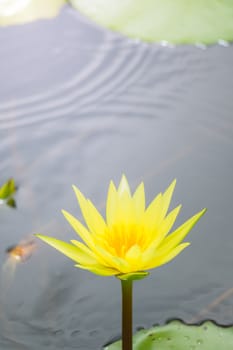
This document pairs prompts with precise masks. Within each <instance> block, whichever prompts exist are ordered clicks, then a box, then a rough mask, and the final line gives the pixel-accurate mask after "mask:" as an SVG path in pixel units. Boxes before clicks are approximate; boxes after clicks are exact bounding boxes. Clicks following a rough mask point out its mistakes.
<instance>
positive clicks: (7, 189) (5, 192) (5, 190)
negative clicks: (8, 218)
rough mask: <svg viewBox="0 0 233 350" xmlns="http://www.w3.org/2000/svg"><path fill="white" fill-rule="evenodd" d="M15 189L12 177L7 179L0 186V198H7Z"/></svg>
mask: <svg viewBox="0 0 233 350" xmlns="http://www.w3.org/2000/svg"><path fill="white" fill-rule="evenodd" d="M15 191H16V186H15V181H14V179H9V180H8V181H7V182H5V183H4V185H3V186H2V187H0V199H8V198H9V197H11V196H12V195H13V194H14V193H15Z"/></svg>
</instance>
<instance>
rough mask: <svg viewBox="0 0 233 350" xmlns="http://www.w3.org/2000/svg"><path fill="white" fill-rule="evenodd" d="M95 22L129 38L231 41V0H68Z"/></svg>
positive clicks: (171, 40)
mask: <svg viewBox="0 0 233 350" xmlns="http://www.w3.org/2000/svg"><path fill="white" fill-rule="evenodd" d="M70 2H71V3H72V4H73V6H74V7H76V8H77V9H78V10H80V11H81V12H83V13H84V14H86V15H87V16H90V17H91V18H92V19H93V20H94V21H96V22H97V23H99V24H101V25H103V26H105V27H107V28H110V29H112V30H115V31H119V32H120V33H122V34H125V35H128V36H129V37H132V38H138V39H142V40H145V41H149V42H161V41H163V42H170V43H175V44H193V43H204V44H213V43H216V42H218V41H219V40H221V41H222V42H223V41H233V1H232V0H221V1H220V0H70Z"/></svg>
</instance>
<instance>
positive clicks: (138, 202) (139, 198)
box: [133, 182, 145, 219]
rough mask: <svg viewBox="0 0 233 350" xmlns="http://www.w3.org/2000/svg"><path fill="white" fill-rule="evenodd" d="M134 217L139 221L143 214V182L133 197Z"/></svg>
mask: <svg viewBox="0 0 233 350" xmlns="http://www.w3.org/2000/svg"><path fill="white" fill-rule="evenodd" d="M133 204H134V210H135V215H136V217H138V219H140V218H141V217H142V215H143V214H144V212H145V190H144V184H143V182H142V183H141V184H140V185H139V186H138V187H137V189H136V191H135V193H134V195H133Z"/></svg>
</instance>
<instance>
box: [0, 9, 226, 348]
mask: <svg viewBox="0 0 233 350" xmlns="http://www.w3.org/2000/svg"><path fill="white" fill-rule="evenodd" d="M0 41H1V42H4V45H2V49H1V53H0V57H1V67H0V78H1V81H3V82H4V84H1V86H0V137H1V143H0V159H1V162H0V174H1V179H0V180H1V181H0V182H1V183H2V182H3V181H4V179H6V178H8V177H9V176H10V175H12V174H13V175H14V177H15V178H16V180H17V184H18V185H19V189H18V191H17V193H16V201H17V207H18V208H17V210H16V211H14V210H11V208H8V207H1V210H0V221H1V247H2V249H1V253H0V254H1V255H0V258H1V262H2V266H3V264H4V262H5V258H6V256H5V249H7V247H10V246H12V244H14V243H15V242H16V243H17V242H21V240H22V238H23V237H25V232H32V233H33V232H35V233H36V232H38V233H43V234H47V235H50V236H55V237H58V238H60V239H64V240H66V239H68V238H67V237H69V238H70V237H71V238H72V234H73V237H74V238H75V233H73V232H72V230H71V228H70V227H69V226H68V225H67V223H66V222H65V220H64V219H63V217H62V215H61V214H60V209H62V208H65V209H67V210H68V211H69V212H71V213H73V214H74V215H79V212H78V205H77V203H76V201H75V199H74V196H73V193H72V189H71V185H72V184H76V185H78V187H79V188H80V189H81V190H82V191H83V192H84V193H85V194H86V195H88V196H89V197H90V198H91V199H92V200H93V202H94V204H95V205H96V206H97V207H98V208H102V212H103V211H104V207H103V200H104V198H106V191H107V184H108V183H109V180H110V179H111V178H113V180H114V181H116V182H119V179H120V176H121V174H122V173H123V172H124V173H126V175H127V177H128V178H129V181H130V183H131V184H132V186H134V185H135V186H136V184H138V183H139V182H140V181H141V180H144V181H145V185H146V186H145V187H146V189H147V190H148V193H147V198H148V201H150V200H151V199H152V198H153V197H154V194H156V193H157V192H158V191H159V190H160V189H163V188H165V187H166V185H167V183H169V182H170V181H171V180H172V179H173V178H174V177H176V178H177V188H176V193H175V197H174V202H173V205H174V206H175V205H177V204H179V203H177V200H176V198H182V203H185V206H184V208H183V209H182V212H181V217H180V222H178V223H177V225H179V224H180V223H181V222H182V221H184V220H185V218H187V217H188V216H190V215H191V213H193V212H194V211H195V210H196V208H199V207H200V206H205V207H207V208H208V213H207V214H206V216H205V218H203V220H202V223H201V225H199V226H198V228H195V229H194V230H193V231H192V233H190V235H189V240H190V241H191V243H192V244H191V246H190V248H189V249H187V250H186V251H185V252H183V254H181V255H180V256H179V257H178V258H177V260H176V261H174V262H173V263H171V264H168V265H166V266H164V267H162V268H160V269H157V270H155V271H153V273H152V274H151V275H150V277H149V278H148V279H146V280H145V281H142V282H137V283H135V315H134V319H135V324H134V326H135V328H136V327H138V326H148V327H149V326H151V325H152V324H153V323H156V322H164V321H165V320H166V319H168V318H171V317H179V318H182V319H184V320H187V321H188V320H190V319H192V318H193V317H196V316H197V315H199V312H200V311H201V310H203V309H204V308H206V307H207V306H208V305H210V304H211V303H212V302H213V301H214V300H216V298H217V297H219V296H220V295H221V294H222V293H224V292H225V291H226V290H228V289H230V288H232V284H231V280H232V268H231V266H232V246H231V242H232V230H231V227H232V225H231V224H232V197H233V188H232V185H231V184H232V176H233V167H232V151H233V121H232V110H233V100H232V91H233V75H232V74H231V72H232V61H233V48H232V46H229V47H224V46H219V45H216V46H213V47H211V48H209V49H205V50H202V49H198V48H196V47H177V48H169V47H161V46H158V45H152V46H150V45H147V44H144V43H139V42H136V41H131V40H129V39H124V38H122V37H120V36H117V35H115V34H112V33H108V32H106V31H103V30H101V29H100V28H98V27H95V26H94V25H93V24H91V23H89V22H88V21H87V20H86V19H85V18H83V17H82V16H80V15H79V14H78V13H75V12H73V11H70V10H69V8H65V9H64V11H63V12H62V14H61V16H60V17H58V18H57V19H55V20H53V21H46V22H37V23H33V24H30V25H29V24H28V25H25V26H21V27H9V28H5V29H4V30H0ZM80 217H81V215H80ZM51 220H52V222H51V223H50V225H49V226H47V224H48V223H49V222H50V221H51ZM38 227H43V229H40V230H39V231H38V229H37V228H38ZM10 266H11V265H10ZM16 267H17V268H16V269H15V271H14V269H13V266H11V268H12V271H11V273H10V272H9V276H8V275H7V276H8V277H9V287H8V288H7V293H5V298H4V308H2V307H1V309H0V322H1V326H2V327H0V348H3V349H6V350H7V349H10V350H16V349H17V350H18V349H35V350H42V349H48V348H49V349H54V350H55V349H66V350H69V349H74V348H75V349H80V350H90V349H98V348H100V347H101V346H102V345H103V344H104V343H107V341H108V340H109V339H111V338H113V337H115V336H118V335H119V333H120V312H119V307H120V290H119V285H118V282H117V281H116V280H115V279H114V278H104V277H103V278H102V277H95V276H92V275H91V274H89V273H88V272H84V271H79V270H78V269H76V268H74V267H72V262H70V261H69V260H68V259H66V257H63V256H61V255H60V254H59V253H57V252H56V251H54V250H53V249H52V248H50V247H47V246H45V245H43V244H42V243H39V242H38V250H37V251H36V254H33V256H32V257H31V258H30V259H28V260H27V261H25V263H23V264H18V265H17V266H16ZM9 271H10V270H9ZM11 276H12V277H11ZM7 283H8V282H7ZM5 285H7V284H5ZM3 291H4V288H3V289H2V288H1V295H2V293H3ZM201 317H204V318H208V317H210V318H213V319H215V320H216V321H218V322H222V323H226V324H227V323H231V322H232V320H233V299H232V297H231V296H229V297H227V298H226V299H224V300H223V301H221V302H220V303H219V304H218V305H217V306H216V307H214V308H212V309H208V312H207V313H205V315H203V316H201ZM3 325H4V327H3Z"/></svg>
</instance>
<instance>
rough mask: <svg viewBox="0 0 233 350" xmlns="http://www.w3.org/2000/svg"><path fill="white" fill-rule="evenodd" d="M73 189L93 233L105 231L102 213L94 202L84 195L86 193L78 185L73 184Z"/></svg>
mask: <svg viewBox="0 0 233 350" xmlns="http://www.w3.org/2000/svg"><path fill="white" fill-rule="evenodd" d="M73 189H74V192H75V194H76V197H77V199H78V202H79V205H80V208H81V211H82V214H83V217H84V219H85V221H86V224H87V226H88V228H89V230H90V231H91V232H93V233H98V234H101V233H103V232H104V230H105V227H106V224H105V221H104V219H103V217H102V216H101V214H100V213H99V212H98V210H97V209H96V208H95V206H94V205H93V204H92V202H91V201H90V200H87V199H86V198H85V197H84V195H83V194H82V193H81V192H80V191H79V189H78V188H77V187H76V186H73Z"/></svg>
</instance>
